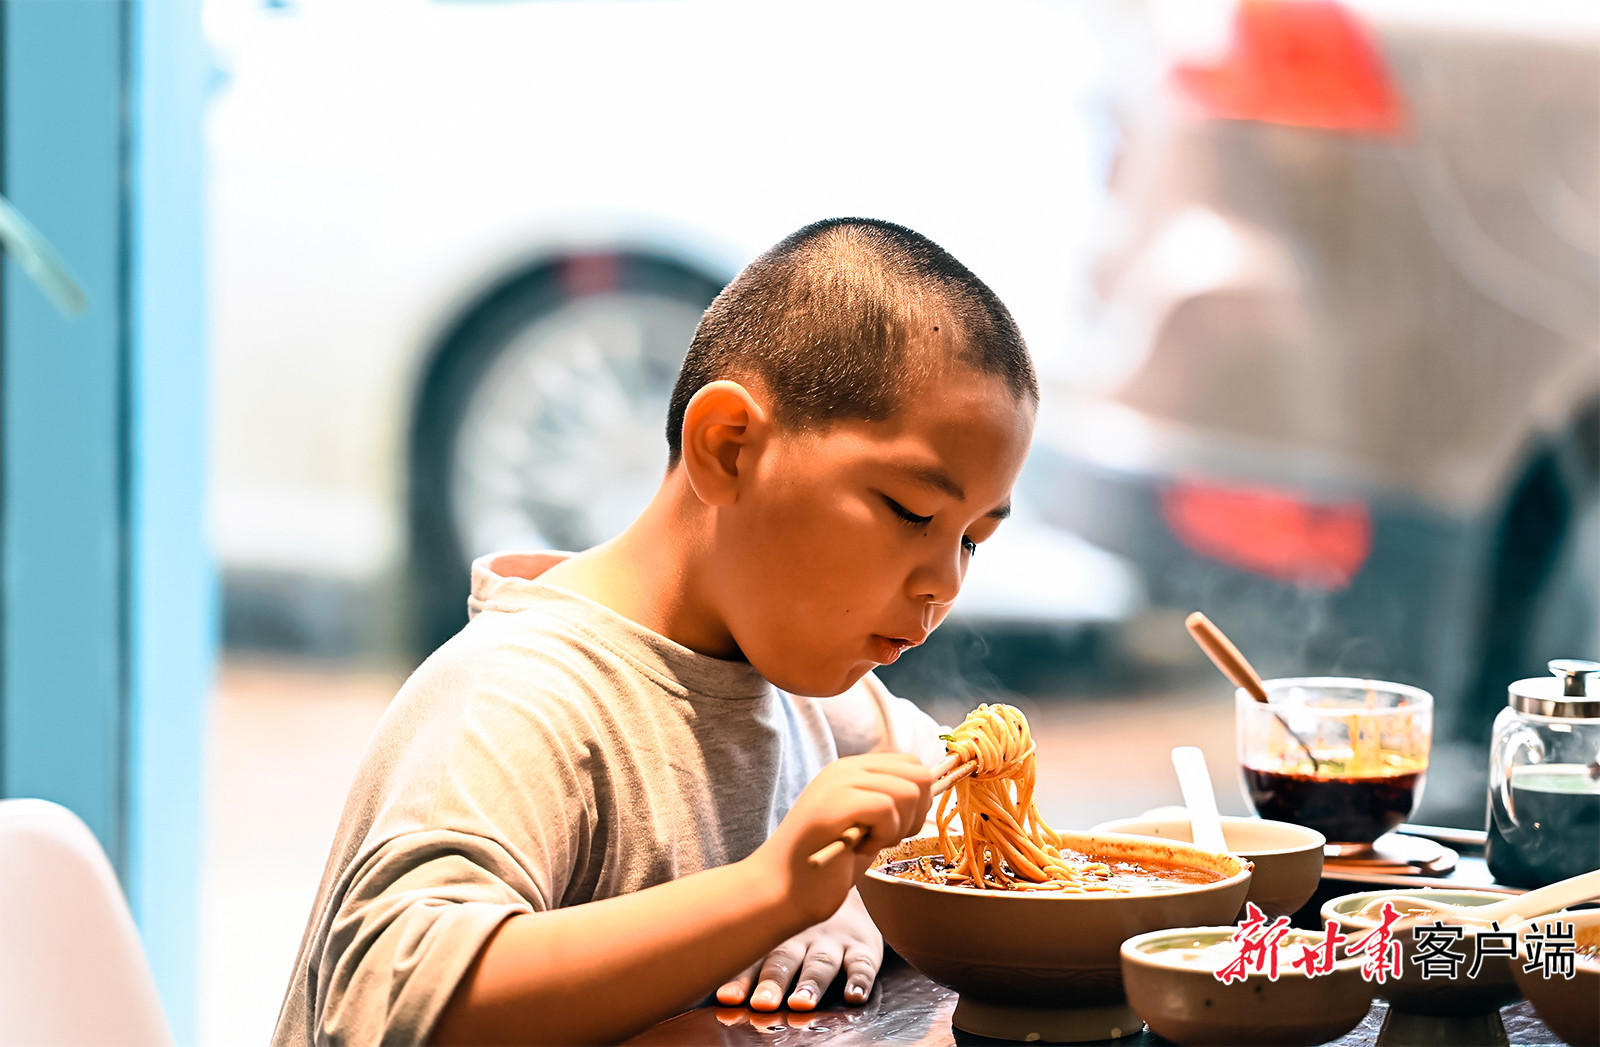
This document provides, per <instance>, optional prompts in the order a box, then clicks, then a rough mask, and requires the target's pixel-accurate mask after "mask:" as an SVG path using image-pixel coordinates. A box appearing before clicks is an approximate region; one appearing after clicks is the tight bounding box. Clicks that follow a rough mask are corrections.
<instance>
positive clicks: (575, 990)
mask: <svg viewBox="0 0 1600 1047" xmlns="http://www.w3.org/2000/svg"><path fill="white" fill-rule="evenodd" d="M929 784H930V782H929V775H928V772H927V770H926V768H924V767H923V766H922V765H921V764H920V763H918V762H917V761H916V760H915V759H912V758H908V757H906V756H905V755H903V754H897V753H881V754H871V755H868V756H861V757H855V758H852V759H849V760H840V761H837V762H835V763H833V764H830V765H829V766H828V767H826V768H824V769H823V771H822V773H820V774H819V775H818V776H817V777H816V779H814V780H813V781H812V783H811V784H810V785H808V786H807V787H806V789H805V791H804V792H802V793H801V794H800V797H799V799H798V800H796V802H795V805H794V808H793V809H792V810H790V812H789V814H788V815H787V816H786V817H785V818H784V819H783V821H782V823H781V824H780V825H779V826H778V829H777V831H776V832H774V833H773V835H772V837H771V838H770V839H768V840H767V842H766V843H764V844H762V845H761V847H759V848H758V849H757V850H756V851H755V853H753V854H752V855H750V857H748V858H746V859H744V860H743V861H740V862H736V863H734V864H732V865H728V866H724V867H722V868H720V869H709V870H706V871H705V872H701V873H696V874H694V875H692V876H686V877H683V878H682V879H679V880H674V881H671V882H668V883H663V884H660V885H658V886H655V887H651V888H649V889H647V890H643V891H639V892H636V893H634V894H629V895H623V896H621V897H617V898H609V899H606V900H604V901H598V902H591V903H588V904H585V905H578V906H573V907H572V908H568V909H557V910H553V911H550V912H542V913H533V914H523V915H519V916H513V917H511V918H510V919H508V920H506V921H505V922H504V923H503V924H501V925H500V928H499V929H498V930H497V931H496V932H495V934H494V935H493V936H492V937H491V938H490V939H489V941H488V943H487V944H486V945H485V946H484V948H483V950H482V952H481V953H480V954H479V956H478V959H477V960H476V961H475V962H474V963H473V965H472V967H471V968H469V970H468V971H467V974H466V975H465V976H464V977H463V978H462V980H461V982H460V984H459V985H458V986H457V987H456V990H455V992H454V994H453V995H452V996H451V999H450V1002H449V1004H448V1005H447V1006H446V1008H445V1011H444V1013H443V1015H442V1016H441V1017H440V1020H439V1022H438V1024H437V1025H436V1026H435V1028H434V1030H433V1034H432V1036H431V1037H430V1040H431V1042H433V1043H435V1044H452V1043H476V1044H487V1043H504V1042H521V1043H530V1042H531V1043H540V1042H543V1043H578V1042H595V1041H600V1040H617V1039H621V1038H622V1037H624V1036H626V1035H628V1034H629V1033H632V1032H634V1031H636V1030H638V1029H640V1028H643V1027H644V1026H646V1025H648V1024H650V1023H651V1022H653V1021H657V1020H659V1019H661V1018H665V1017H667V1016H669V1015H671V1014H673V1013H676V1012H677V1011H678V1010H681V1009H682V1008H683V1007H685V1006H688V1005H690V1004H692V1003H694V1002H695V1000H697V999H698V998H700V997H701V996H703V995H705V994H706V993H707V992H708V991H710V990H711V989H713V988H715V987H716V986H717V984H718V983H719V982H720V981H721V980H723V979H726V978H728V977H730V976H732V975H733V974H735V973H736V972H738V971H739V970H741V969H742V968H744V967H745V966H746V965H748V964H749V963H750V962H751V961H753V960H755V959H756V958H758V957H760V956H761V955H762V954H764V953H766V952H767V951H768V950H770V949H772V948H773V947H775V946H776V945H778V944H779V943H780V942H782V941H784V940H785V939H786V938H789V937H790V936H792V935H794V934H795V933H797V932H798V931H800V930H801V929H803V928H805V927H807V926H809V925H811V924H813V923H816V922H818V921H820V920H823V919H826V918H827V917H829V916H831V915H832V914H833V913H834V912H835V911H836V910H837V909H838V908H839V906H840V903H841V902H843V901H844V899H845V896H846V895H847V894H848V892H849V890H850V887H851V885H852V884H853V883H854V881H855V879H856V877H858V876H859V875H861V873H863V872H864V871H865V870H866V867H867V866H868V865H869V864H870V863H871V860H872V858H873V856H874V855H875V854H876V853H877V850H878V848H880V847H884V846H887V845H889V844H890V843H893V842H894V841H896V840H899V839H900V838H902V837H903V836H904V835H906V834H907V833H908V832H911V831H913V830H915V829H916V828H917V827H918V826H920V825H921V824H922V819H923V817H924V816H925V814H926V811H927V806H928V787H929ZM857 824H859V825H863V826H866V827H867V828H868V830H869V833H868V836H867V838H866V839H865V840H864V841H863V844H862V848H863V849H861V850H857V851H850V852H846V853H845V854H842V855H840V856H838V857H837V858H835V859H834V860H833V861H830V862H828V863H827V864H826V865H823V866H820V867H816V866H812V865H811V864H810V861H809V857H810V855H811V854H812V853H813V852H815V851H817V850H819V849H820V848H822V847H824V846H826V845H827V844H828V843H830V842H831V841H833V840H835V839H837V838H838V836H839V835H840V834H841V833H842V832H843V831H844V830H845V829H846V828H848V827H849V826H851V825H857Z"/></svg>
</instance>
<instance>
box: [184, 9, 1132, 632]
mask: <svg viewBox="0 0 1600 1047" xmlns="http://www.w3.org/2000/svg"><path fill="white" fill-rule="evenodd" d="M1088 10H1089V9H1087V8H1085V7H1084V6H1082V5H1073V4H1063V3H1047V2H1019V0H1007V2H995V3H985V4H983V5H981V7H980V6H973V5H965V4H955V3H943V4H941V3H926V2H893V3H808V4H805V5H792V6H791V5H787V4H764V3H762V4H754V3H732V2H722V3H701V2H648V0H639V2H629V0H613V2H600V0H546V2H493V3H490V2H472V0H455V2H440V0H383V2H381V3H377V2H356V0H276V2H271V3H262V2H257V0H210V2H209V3H208V6H207V8H206V19H207V31H208V34H209V37H210V39H211V41H212V46H213V47H214V49H215V51H216V54H217V60H218V63H219V67H220V69H221V71H222V74H223V75H222V78H221V83H220V86H219V88H218V90H217V93H216V95H215V98H214V103H213V108H212V111H211V113H210V117H209V125H208V141H209V150H210V154H209V155H210V161H209V162H210V165H211V167H210V193H211V197H210V201H209V214H210V234H209V235H210V243H209V245H208V250H209V255H210V259H211V265H212V269H211V290H212V302H213V318H212V322H213V343H214V357H213V360H214V401H213V410H214V425H213V431H214V433H215V453H214V459H213V462H214V467H213V492H214V501H213V513H214V519H213V533H214V535H215V541H216V544H217V549H218V554H219V556H220V559H221V565H222V569H223V577H224V581H225V585H226V587H227V600H226V607H227V616H228V622H227V629H228V631H229V633H230V634H232V635H233V636H235V637H236V638H239V639H243V640H246V641H248V642H265V643H269V644H271V643H284V644H292V645H296V646H301V647H307V648H311V649H319V648H320V649H337V648H348V647H351V646H358V647H364V646H373V645H377V646H391V645H392V644H393V643H394V642H395V640H396V637H397V636H399V635H400V633H401V632H402V630H403V629H404V631H405V632H406V633H407V635H408V638H409V643H410V646H411V649H412V650H414V651H420V650H426V649H427V648H429V647H430V646H432V645H433V644H435V643H437V642H438V641H439V640H441V639H442V638H444V637H445V636H447V635H448V634H449V633H450V632H451V631H453V630H454V629H455V628H456V627H458V625H459V624H460V622H462V621H463V620H464V598H465V592H466V581H467V572H466V565H467V562H468V561H469V559H470V558H471V557H472V556H473V555H476V554H478V553H481V552H483V551H486V550H489V549H492V548H497V547H512V546H530V545H531V546H547V547H564V548H572V549H576V548H581V547H584V546H587V545H589V544H592V543H594V542H596V541H600V540H603V539H605V538H607V537H609V536H610V535H612V534H614V533H615V532H616V531H617V530H619V529H620V528H621V527H622V526H623V525H624V524H625V523H626V522H627V521H628V520H629V519H630V518H631V517H632V515H633V514H634V513H635V512H636V511H637V510H638V509H639V508H641V507H642V505H643V504H644V502H645V500H646V499H647V497H648V495H649V494H650V492H651V491H653V489H654V487H655V485H656V484H657V482H658V481H659V478H660V474H661V471H662V469H663V468H664V464H665V438H664V435H663V432H662V427H663V425H664V420H665V412H666V401H667V396H668V393H669V391H670V387H671V383H672V381H673V378H674V376H675V374H676V370H677V367H678V362H679V360H680V358H681V356H682V353H683V352H684V350H685V349H686V347H687V344H688V340H689V336H690V333H691V331H692V329H693V327H694V324H695V322H696V320H697V318H698V316H699V314H700V312H701V310H702V309H703V308H704V307H705V305H706V304H707V303H708V302H709V301H710V299H711V297H712V296H713V295H714V294H715V292H716V291H717V289H718V288H719V287H720V286H721V285H722V284H723V283H724V282H725V281H726V280H727V279H729V278H730V277H731V276H732V275H733V274H734V273H735V272H737V271H738V269H739V268H740V267H741V266H742V265H743V264H744V263H745V262H747V261H748V260H749V259H751V258H752V257H754V256H755V255H756V254H757V253H759V252H760V251H761V250H763V249H764V248H766V247H767V246H769V245H770V244H772V243H774V242H776V241H777V240H778V239H779V238H781V237H782V236H783V235H785V234H786V233H788V232H790V231H792V230H793V229H795V228H798V227H799V226H801V225H803V224H805V223H806V222H809V221H812V220H814V219H817V218H821V217H827V216H833V215H847V214H856V215H868V216H874V217H881V218H887V219H890V220H893V221H897V222H900V223H903V224H905V225H908V226H911V227H912V228H915V229H917V230H919V231H921V232H923V233H925V234H927V235H928V236H930V237H932V238H933V239H934V240H936V241H938V242H939V243H941V244H942V245H944V246H945V247H946V248H948V249H949V250H950V251H952V252H953V253H954V254H955V255H956V256H957V257H959V258H960V259H962V260H963V261H964V262H966V263H967V264H968V265H969V266H970V267H971V268H972V269H973V270H974V271H975V272H977V273H978V274H979V275H980V276H981V277H983V278H984V279H985V280H986V281H987V282H988V283H989V284H990V285H991V286H993V287H994V289H995V290H996V291H997V292H998V293H999V295H1000V296H1001V297H1002V299H1004V300H1005V301H1006V302H1007V303H1008V305H1009V306H1010V307H1011V309H1012V310H1013V312H1014V313H1015V315H1016V318H1017V320H1018V322H1019V323H1020V325H1021V327H1022V329H1023V331H1024V333H1025V335H1026V336H1027V338H1028V340H1029V342H1030V345H1031V346H1032V348H1033V350H1034V354H1035V356H1036V358H1037V360H1038V363H1039V366H1040V369H1041V372H1042V375H1043V377H1044V378H1045V379H1046V384H1047V386H1048V385H1049V384H1050V381H1051V376H1052V374H1053V373H1054V372H1055V371H1056V370H1059V369H1060V368H1061V367H1062V366H1065V361H1066V360H1067V354H1066V352H1065V347H1066V346H1067V345H1068V344H1069V343H1070V342H1071V340H1072V338H1073V336H1074V333H1075V332H1074V326H1073V317H1074V315H1076V309H1075V303H1074V295H1081V290H1080V289H1081V288H1082V287H1083V285H1084V282H1085V278H1084V266H1083V263H1082V261H1081V259H1082V257H1083V255H1084V242H1085V239H1086V237H1087V235H1088V231H1089V229H1090V227H1091V225H1092V221H1091V214H1090V209H1091V208H1092V207H1093V205H1094V202H1095V200H1096V199H1097V194H1098V192H1099V190H1098V189H1097V188H1096V187H1097V185H1098V177H1099V167H1100V166H1102V165H1103V160H1104V154H1105V152H1106V144H1105V142H1104V136H1103V134H1102V135H1100V136H1098V137H1097V135H1096V132H1095V129H1094V126H1093V124H1092V122H1091V121H1090V120H1088V119H1086V117H1085V110H1084V106H1083V100H1084V91H1085V85H1086V84H1087V83H1088V82H1089V80H1090V78H1091V77H1092V76H1093V75H1094V72H1095V66H1096V62H1097V61H1098V57H1097V50H1096V48H1095V47H1094V46H1093V42H1092V29H1093V27H1092V25H1091V24H1090V23H1089V22H1088V21H1087V18H1086V12H1087V11H1088ZM1050 395H1051V394H1050V393H1049V392H1048V390H1047V392H1046V403H1045V411H1046V412H1048V411H1049V410H1050V407H1051V400H1050ZM1140 600H1141V587H1140V583H1139V582H1138V580H1137V578H1136V576H1135V575H1134V574H1133V573H1132V571H1131V570H1130V569H1129V568H1128V567H1127V565H1126V564H1124V563H1123V562H1122V561H1120V560H1119V559H1117V558H1116V557H1113V556H1112V555H1110V554H1108V553H1105V552H1102V551H1100V550H1098V549H1096V548H1095V547H1093V546H1090V545H1088V544H1087V543H1085V542H1084V541H1083V540H1081V539H1079V538H1077V537H1075V536H1074V535H1073V534H1071V533H1069V532H1066V531H1062V530H1057V529H1054V528H1051V527H1048V526H1046V525H1044V524H1043V523H1041V522H1040V517H1039V516H1038V514H1034V513H1030V512H1029V506H1028V505H1027V504H1026V502H1025V501H1024V502H1022V503H1021V504H1019V505H1018V511H1017V513H1016V515H1015V518H1014V522H1013V523H1011V524H1008V526H1007V528H1006V529H1005V530H1004V531H1003V532H1002V535H1001V536H1000V540H997V541H995V542H993V543H991V544H990V545H986V546H985V549H984V552H983V554H982V555H981V556H979V557H978V558H977V559H976V560H975V564H974V567H973V569H972V572H971V575H970V578H969V582H968V586H967V591H966V592H964V593H963V596H962V601H961V604H960V605H959V606H960V608H961V612H962V613H963V614H965V615H966V616H967V618H968V620H969V621H974V620H988V621H993V620H1006V621H1012V622H1024V623H1026V622H1032V623H1046V624H1048V623H1058V624H1059V623H1067V624H1071V623H1080V622H1097V621H1115V620H1118V619H1121V618H1123V617H1125V616H1127V615H1128V614H1129V613H1131V612H1132V611H1133V610H1134V609H1136V608H1137V607H1138V605H1139V602H1140ZM352 630H354V631H352ZM274 633H276V635H273V634H274Z"/></svg>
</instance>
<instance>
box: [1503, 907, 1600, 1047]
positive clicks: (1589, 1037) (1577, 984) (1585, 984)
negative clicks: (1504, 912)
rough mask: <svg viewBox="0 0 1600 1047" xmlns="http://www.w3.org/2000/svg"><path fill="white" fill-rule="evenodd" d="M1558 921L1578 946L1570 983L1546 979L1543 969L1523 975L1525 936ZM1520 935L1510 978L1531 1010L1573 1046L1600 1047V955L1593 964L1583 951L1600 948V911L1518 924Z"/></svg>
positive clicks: (1562, 914) (1563, 913)
mask: <svg viewBox="0 0 1600 1047" xmlns="http://www.w3.org/2000/svg"><path fill="white" fill-rule="evenodd" d="M1555 920H1559V921H1561V922H1562V923H1568V924H1571V925H1572V930H1573V937H1574V938H1576V939H1577V942H1578V949H1579V954H1578V961H1577V963H1575V964H1574V965H1573V976H1572V977H1571V978H1570V979H1568V978H1563V977H1561V975H1560V974H1554V975H1551V976H1547V975H1546V973H1545V969H1544V968H1543V967H1542V966H1541V967H1535V968H1534V969H1533V970H1531V971H1526V970H1523V967H1524V966H1526V963H1527V959H1528V955H1529V949H1528V943H1527V940H1526V939H1525V938H1524V937H1523V936H1522V932H1523V931H1526V930H1535V929H1537V930H1538V932H1539V933H1541V934H1543V933H1545V928H1546V925H1547V924H1549V923H1550V922H1552V921H1555ZM1517 931H1518V935H1517V944H1518V955H1517V961H1518V962H1516V963H1514V964H1512V966H1511V973H1512V975H1513V977H1515V978H1516V980H1517V985H1518V987H1520V988H1521V989H1522V991H1523V993H1524V994H1525V995H1526V996H1527V997H1528V1002H1529V1003H1531V1004H1533V1009H1534V1010H1535V1011H1538V1012H1539V1017H1540V1018H1543V1019H1544V1023H1545V1024H1546V1025H1548V1026H1550V1029H1551V1031H1552V1032H1554V1033H1555V1034H1556V1035H1557V1036H1559V1037H1561V1038H1562V1039H1563V1040H1566V1041H1567V1042H1568V1043H1570V1044H1572V1047H1600V956H1597V957H1595V958H1593V959H1590V958H1589V957H1587V956H1585V955H1584V954H1583V952H1582V950H1584V949H1586V948H1587V949H1590V950H1596V949H1600V909H1580V910H1579V911H1577V912H1561V913H1556V914H1554V915H1552V916H1536V917H1534V918H1533V919H1531V920H1528V921H1525V922H1523V923H1521V924H1519V925H1518V926H1517Z"/></svg>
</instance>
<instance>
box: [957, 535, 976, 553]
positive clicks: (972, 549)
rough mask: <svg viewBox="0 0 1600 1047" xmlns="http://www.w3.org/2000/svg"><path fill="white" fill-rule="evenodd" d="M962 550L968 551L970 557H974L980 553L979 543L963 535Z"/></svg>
mask: <svg viewBox="0 0 1600 1047" xmlns="http://www.w3.org/2000/svg"><path fill="white" fill-rule="evenodd" d="M961 548H962V549H964V550H966V553H967V555H968V556H974V555H976V554H977V552H978V543H977V542H975V541H973V540H972V539H971V538H968V537H967V536H966V535H962V536H961Z"/></svg>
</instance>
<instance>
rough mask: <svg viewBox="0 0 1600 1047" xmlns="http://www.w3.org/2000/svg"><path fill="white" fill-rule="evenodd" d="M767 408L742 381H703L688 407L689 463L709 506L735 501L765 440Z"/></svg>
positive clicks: (685, 430) (691, 483) (686, 439)
mask: <svg viewBox="0 0 1600 1047" xmlns="http://www.w3.org/2000/svg"><path fill="white" fill-rule="evenodd" d="M770 424H771V423H770V421H769V419H768V416H767V411H766V409H765V408H764V407H762V406H761V403H760V402H759V401H758V400H756V398H755V397H754V396H752V395H750V390H748V389H746V388H745V387H744V386H743V385H740V384H739V383H738V382H733V381H728V380H727V379H722V380H720V381H715V382H710V383H707V384H706V385H704V386H702V387H701V389H700V391H699V392H697V393H695V394H694V396H693V398H691V399H690V400H689V405H688V407H686V408H685V409H684V412H683V466H684V468H685V469H686V470H688V477H689V486H691V487H693V488H694V492H695V494H696V495H698V496H699V498H700V500H701V501H702V502H704V503H706V504H707V505H732V504H733V503H734V501H735V500H736V499H737V498H738V493H739V483H740V471H741V469H742V470H745V471H748V470H749V468H750V466H751V464H752V461H753V456H754V454H755V453H756V452H757V451H759V449H760V448H761V445H762V444H763V443H765V441H766V438H767V432H768V429H769V426H770Z"/></svg>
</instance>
